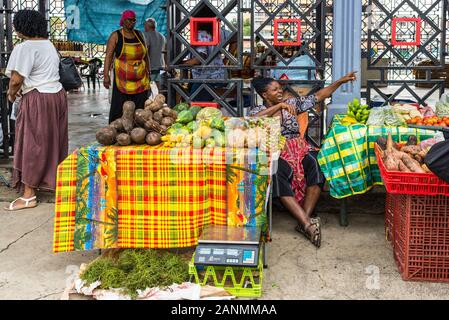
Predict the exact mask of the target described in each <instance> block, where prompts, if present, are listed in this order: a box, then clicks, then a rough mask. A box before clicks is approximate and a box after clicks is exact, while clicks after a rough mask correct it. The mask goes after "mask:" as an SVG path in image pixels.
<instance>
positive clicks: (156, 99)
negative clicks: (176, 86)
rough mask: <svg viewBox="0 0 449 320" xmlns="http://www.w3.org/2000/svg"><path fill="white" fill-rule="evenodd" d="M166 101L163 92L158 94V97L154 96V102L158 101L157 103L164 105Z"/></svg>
mask: <svg viewBox="0 0 449 320" xmlns="http://www.w3.org/2000/svg"><path fill="white" fill-rule="evenodd" d="M165 101H166V100H165V96H164V95H163V94H158V95H156V97H154V102H156V103H157V104H161V105H163V104H164V103H165Z"/></svg>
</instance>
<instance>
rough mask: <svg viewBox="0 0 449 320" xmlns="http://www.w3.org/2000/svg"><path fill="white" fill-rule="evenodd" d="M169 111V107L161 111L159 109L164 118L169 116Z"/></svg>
mask: <svg viewBox="0 0 449 320" xmlns="http://www.w3.org/2000/svg"><path fill="white" fill-rule="evenodd" d="M171 110H172V109H170V107H168V106H167V107H163V108H162V109H161V111H162V114H163V115H164V117H168V116H169V115H170V114H171Z"/></svg>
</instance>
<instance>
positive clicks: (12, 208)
mask: <svg viewBox="0 0 449 320" xmlns="http://www.w3.org/2000/svg"><path fill="white" fill-rule="evenodd" d="M17 200H22V201H25V206H24V207H20V208H14V204H15V203H16V201H17ZM34 200H36V196H34V197H31V198H28V199H26V198H22V197H20V198H17V199H16V200H14V201H13V202H11V203H10V204H9V207H4V208H3V209H4V210H6V211H18V210H23V209H31V208H35V207H37V201H36V204H34V205H30V202H32V201H34Z"/></svg>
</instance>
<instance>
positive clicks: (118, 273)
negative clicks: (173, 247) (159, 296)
mask: <svg viewBox="0 0 449 320" xmlns="http://www.w3.org/2000/svg"><path fill="white" fill-rule="evenodd" d="M80 278H81V279H82V280H84V281H86V282H87V284H89V285H90V284H92V283H93V282H95V281H100V282H101V285H100V286H99V288H100V289H113V288H122V289H123V290H124V292H123V293H125V294H128V295H130V296H131V297H132V298H133V299H135V298H137V296H138V294H137V290H144V289H146V288H152V287H159V288H165V287H168V286H170V285H172V284H173V283H177V284H180V283H182V282H185V281H188V278H189V274H188V262H187V261H186V258H185V257H183V256H181V255H176V254H174V253H171V252H167V251H159V250H146V249H129V250H123V251H122V252H120V253H119V254H117V255H115V256H103V257H100V258H99V259H96V260H95V261H93V262H92V263H90V264H89V265H88V266H87V268H86V270H84V271H83V272H82V274H81V275H80Z"/></svg>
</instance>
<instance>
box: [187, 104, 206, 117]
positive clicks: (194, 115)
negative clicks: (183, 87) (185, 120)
mask: <svg viewBox="0 0 449 320" xmlns="http://www.w3.org/2000/svg"><path fill="white" fill-rule="evenodd" d="M202 109H203V108H201V107H198V106H193V107H191V108H190V109H189V110H190V111H191V112H192V114H193V119H196V116H197V115H198V113H199V112H200V111H201V110H202Z"/></svg>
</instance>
